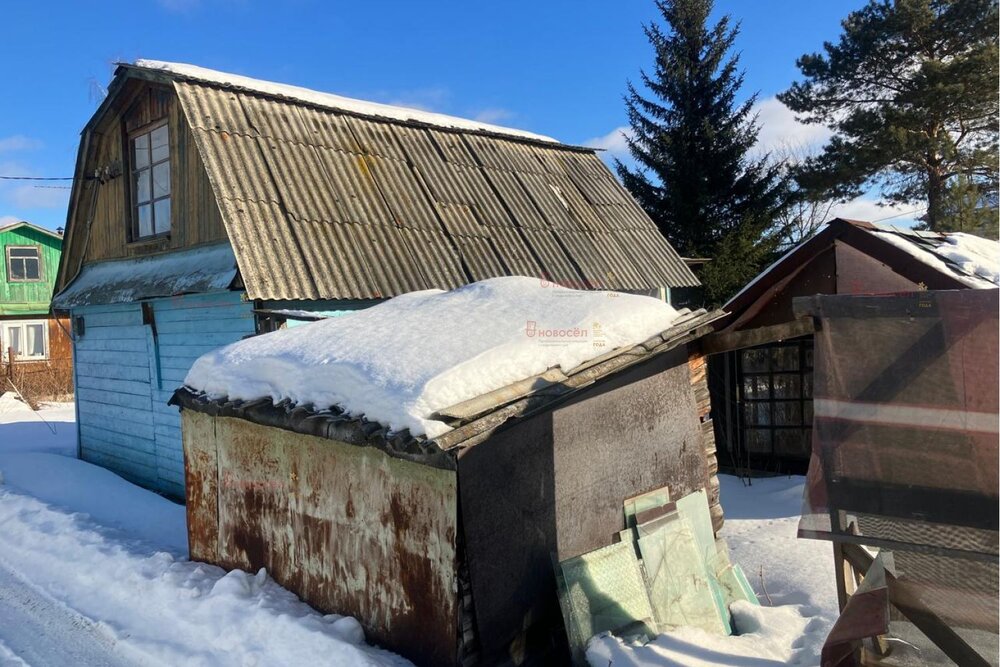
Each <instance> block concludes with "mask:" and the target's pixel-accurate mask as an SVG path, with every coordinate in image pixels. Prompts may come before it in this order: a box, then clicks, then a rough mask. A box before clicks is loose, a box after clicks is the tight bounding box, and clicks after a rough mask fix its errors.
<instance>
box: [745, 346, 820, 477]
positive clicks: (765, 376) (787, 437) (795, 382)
mask: <svg viewBox="0 0 1000 667" xmlns="http://www.w3.org/2000/svg"><path fill="white" fill-rule="evenodd" d="M812 357H813V345H812V339H811V338H810V339H806V340H800V341H788V342H784V343H780V344H776V345H771V346H766V347H757V348H751V349H747V350H742V351H741V352H740V353H739V356H738V359H739V377H740V386H739V393H740V404H741V406H742V414H741V435H742V440H743V447H744V449H745V450H746V451H748V452H749V453H750V454H751V455H753V454H757V455H761V454H763V455H775V456H784V457H791V458H803V457H805V458H808V456H809V452H810V443H811V440H810V438H811V434H812V381H813V373H812Z"/></svg>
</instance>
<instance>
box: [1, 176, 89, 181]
mask: <svg viewBox="0 0 1000 667" xmlns="http://www.w3.org/2000/svg"><path fill="white" fill-rule="evenodd" d="M73 178H74V177H73V176H0V181H72V180H73Z"/></svg>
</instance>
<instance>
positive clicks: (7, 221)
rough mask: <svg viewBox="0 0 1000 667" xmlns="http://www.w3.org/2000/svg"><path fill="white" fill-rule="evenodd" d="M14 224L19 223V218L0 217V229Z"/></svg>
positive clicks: (14, 216)
mask: <svg viewBox="0 0 1000 667" xmlns="http://www.w3.org/2000/svg"><path fill="white" fill-rule="evenodd" d="M15 222H21V218H19V217H17V216H16V215H0V227H6V226H7V225H13V224H14V223H15Z"/></svg>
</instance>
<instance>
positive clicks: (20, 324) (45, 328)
mask: <svg viewBox="0 0 1000 667" xmlns="http://www.w3.org/2000/svg"><path fill="white" fill-rule="evenodd" d="M37 325H41V327H42V355H41V356H26V355H22V354H18V355H17V356H16V357H15V362H21V361H25V362H27V361H47V360H48V359H49V352H50V349H49V322H48V320H5V321H3V322H0V348H2V349H0V359H3V361H4V363H8V362H9V359H8V356H7V349H8V348H9V347H10V340H8V333H7V332H8V331H10V330H11V329H14V328H17V329H20V330H21V334H20V335H21V337H22V338H21V341H22V348H21V349H24V345H26V344H27V342H28V327H29V326H37Z"/></svg>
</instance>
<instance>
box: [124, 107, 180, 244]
mask: <svg viewBox="0 0 1000 667" xmlns="http://www.w3.org/2000/svg"><path fill="white" fill-rule="evenodd" d="M129 157H130V159H131V168H132V182H131V186H132V239H133V240H139V239H146V238H151V237H155V236H161V235H164V234H168V233H170V141H169V136H168V133H167V124H166V122H163V123H161V124H160V125H157V126H156V127H148V126H147V127H146V128H143V129H140V130H138V131H136V132H133V133H131V134H130V135H129Z"/></svg>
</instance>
